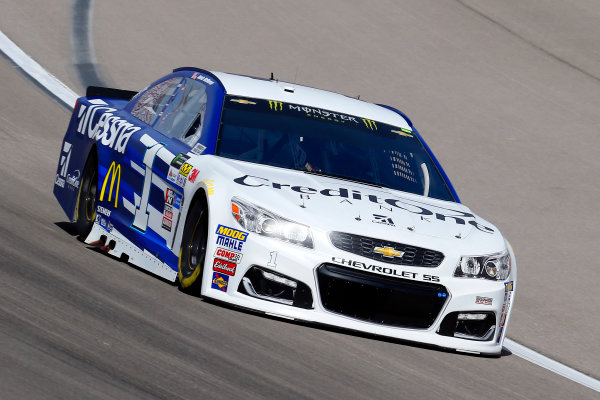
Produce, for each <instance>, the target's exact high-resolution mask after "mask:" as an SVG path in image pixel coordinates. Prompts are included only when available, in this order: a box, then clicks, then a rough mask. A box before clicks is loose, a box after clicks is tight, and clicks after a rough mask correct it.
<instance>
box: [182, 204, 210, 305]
mask: <svg viewBox="0 0 600 400" xmlns="http://www.w3.org/2000/svg"><path fill="white" fill-rule="evenodd" d="M207 238H208V207H207V204H206V200H205V199H204V197H200V199H199V201H196V202H194V204H192V206H191V208H190V211H189V212H188V215H187V218H186V221H185V226H184V228H183V238H182V239H181V249H180V250H179V267H178V273H177V277H178V278H179V287H180V288H181V290H183V291H185V292H188V293H194V294H197V293H199V292H200V287H201V284H202V270H203V267H204V260H205V258H206V242H207Z"/></svg>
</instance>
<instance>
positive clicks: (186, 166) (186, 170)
mask: <svg viewBox="0 0 600 400" xmlns="http://www.w3.org/2000/svg"><path fill="white" fill-rule="evenodd" d="M191 170H192V166H191V165H190V164H188V163H185V164H183V165H182V166H181V168H179V174H180V175H183V176H185V177H186V178H187V176H188V175H189V173H190V171H191Z"/></svg>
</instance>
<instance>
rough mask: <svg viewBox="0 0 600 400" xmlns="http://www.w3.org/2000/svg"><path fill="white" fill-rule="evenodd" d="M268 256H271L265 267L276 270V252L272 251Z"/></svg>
mask: <svg viewBox="0 0 600 400" xmlns="http://www.w3.org/2000/svg"><path fill="white" fill-rule="evenodd" d="M269 254H270V255H271V259H270V260H269V262H268V263H267V266H269V267H273V268H277V252H276V251H272V252H270V253H269Z"/></svg>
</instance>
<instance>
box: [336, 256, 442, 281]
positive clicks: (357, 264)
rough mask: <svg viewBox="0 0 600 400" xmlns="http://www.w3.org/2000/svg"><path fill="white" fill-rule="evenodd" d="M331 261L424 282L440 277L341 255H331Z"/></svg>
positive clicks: (436, 279)
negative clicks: (364, 261) (382, 265)
mask: <svg viewBox="0 0 600 400" xmlns="http://www.w3.org/2000/svg"><path fill="white" fill-rule="evenodd" d="M331 261H333V262H334V263H336V264H341V265H343V266H347V267H351V268H356V269H360V270H363V271H370V272H376V273H379V274H383V275H390V276H397V277H399V278H408V279H417V280H419V279H420V280H423V281H426V282H439V281H440V277H439V276H436V275H429V274H421V276H419V273H418V272H410V271H401V270H398V269H396V268H390V267H381V266H379V265H373V264H365V263H363V262H360V261H354V260H348V259H345V258H341V257H331Z"/></svg>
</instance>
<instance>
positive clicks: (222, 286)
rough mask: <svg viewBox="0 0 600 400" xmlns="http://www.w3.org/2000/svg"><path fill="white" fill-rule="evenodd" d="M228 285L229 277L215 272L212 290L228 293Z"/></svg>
mask: <svg viewBox="0 0 600 400" xmlns="http://www.w3.org/2000/svg"><path fill="white" fill-rule="evenodd" d="M228 284H229V275H225V274H222V273H220V272H213V276H212V285H211V288H213V289H217V290H220V291H222V292H226V291H227V285H228Z"/></svg>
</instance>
